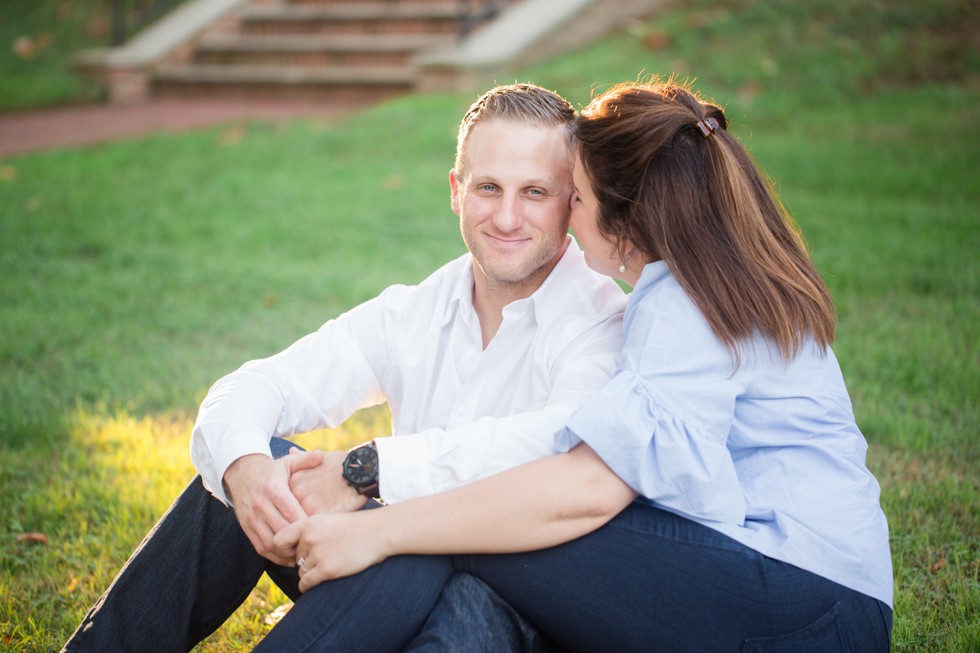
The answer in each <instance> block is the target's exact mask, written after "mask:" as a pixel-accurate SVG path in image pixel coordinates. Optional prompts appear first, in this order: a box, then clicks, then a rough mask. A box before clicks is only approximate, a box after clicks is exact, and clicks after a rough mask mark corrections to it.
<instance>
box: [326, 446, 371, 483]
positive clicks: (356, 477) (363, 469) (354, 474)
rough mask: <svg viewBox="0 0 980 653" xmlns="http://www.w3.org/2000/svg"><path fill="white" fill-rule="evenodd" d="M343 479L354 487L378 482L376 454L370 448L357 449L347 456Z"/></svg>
mask: <svg viewBox="0 0 980 653" xmlns="http://www.w3.org/2000/svg"><path fill="white" fill-rule="evenodd" d="M335 473H336V472H335ZM344 478H346V479H347V480H348V481H350V483H351V485H353V486H355V487H363V486H365V485H370V484H371V483H374V482H375V481H376V480H378V452H377V451H375V450H374V448H372V447H359V448H357V449H354V450H353V451H351V452H350V453H349V454H347V460H345V461H344Z"/></svg>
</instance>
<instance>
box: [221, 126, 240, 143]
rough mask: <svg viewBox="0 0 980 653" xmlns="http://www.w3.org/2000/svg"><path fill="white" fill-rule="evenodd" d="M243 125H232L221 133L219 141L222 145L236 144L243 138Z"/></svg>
mask: <svg viewBox="0 0 980 653" xmlns="http://www.w3.org/2000/svg"><path fill="white" fill-rule="evenodd" d="M245 131H246V130H245V125H243V124H237V125H232V126H231V127H229V128H228V129H226V130H225V131H223V132H222V133H221V138H220V142H221V144H222V145H238V144H239V143H241V142H242V141H243V140H245Z"/></svg>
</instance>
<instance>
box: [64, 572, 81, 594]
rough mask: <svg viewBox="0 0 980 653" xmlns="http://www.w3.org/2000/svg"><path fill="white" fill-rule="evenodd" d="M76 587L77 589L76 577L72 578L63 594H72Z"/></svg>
mask: <svg viewBox="0 0 980 653" xmlns="http://www.w3.org/2000/svg"><path fill="white" fill-rule="evenodd" d="M76 587H78V576H72V579H71V582H69V583H68V587H66V588H65V593H66V594H68V593H71V592H74V591H75V588H76Z"/></svg>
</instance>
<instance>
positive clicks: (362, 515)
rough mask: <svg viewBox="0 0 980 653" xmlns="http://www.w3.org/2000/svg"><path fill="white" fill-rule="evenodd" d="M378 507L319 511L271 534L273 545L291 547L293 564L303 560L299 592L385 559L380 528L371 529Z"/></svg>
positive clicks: (349, 574)
mask: <svg viewBox="0 0 980 653" xmlns="http://www.w3.org/2000/svg"><path fill="white" fill-rule="evenodd" d="M382 510H384V509H380V510H366V511H360V512H355V513H326V514H319V515H314V516H312V517H307V518H305V519H301V520H299V521H297V522H294V523H292V524H290V525H289V526H286V527H285V528H283V529H282V530H280V531H279V532H278V533H277V534H276V537H275V542H276V546H277V548H282V549H286V548H291V549H294V550H295V553H296V560H297V564H298V561H299V560H300V559H301V558H302V560H303V565H301V566H300V570H299V589H300V591H301V592H306V591H307V590H309V589H310V588H311V587H315V586H317V585H319V584H320V583H322V582H324V581H327V580H333V579H335V578H343V577H344V576H353V575H354V574H357V573H360V572H362V571H364V570H365V569H367V568H368V567H370V566H371V565H376V564H378V563H379V562H382V561H383V560H385V558H387V557H388V554H387V553H386V552H385V550H384V541H383V539H382V534H383V530H381V529H377V530H375V529H373V528H371V518H372V516H373V515H372V513H376V512H381V511H382ZM303 567H305V569H304V568H303Z"/></svg>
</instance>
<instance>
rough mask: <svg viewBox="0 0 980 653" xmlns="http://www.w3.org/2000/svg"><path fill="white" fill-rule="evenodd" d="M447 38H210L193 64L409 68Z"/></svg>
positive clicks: (202, 43)
mask: <svg viewBox="0 0 980 653" xmlns="http://www.w3.org/2000/svg"><path fill="white" fill-rule="evenodd" d="M453 41H455V36H453V35H451V34H445V35H439V34H436V35H430V34H392V35H382V36H379V35H357V34H338V35H332V36H331V35H328V36H324V35H319V34H317V35H312V34H287V35H281V34H269V35H267V34H249V35H235V34H214V35H211V36H206V37H203V38H202V39H201V40H200V41H198V43H197V46H196V48H195V53H194V62H195V63H200V64H219V65H228V64H231V65H256V66H270V65H273V66H278V65H286V66H290V65H296V66H393V65H408V64H410V63H411V58H412V55H413V54H414V53H415V52H417V51H418V50H420V49H423V48H427V47H432V46H437V45H445V44H450V43H452V42H453Z"/></svg>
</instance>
